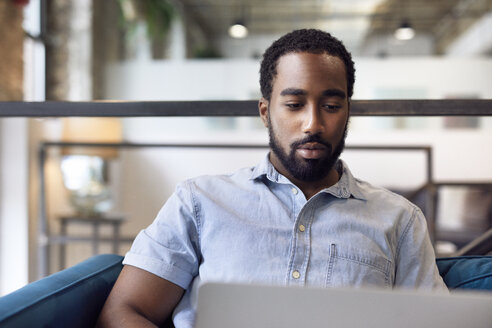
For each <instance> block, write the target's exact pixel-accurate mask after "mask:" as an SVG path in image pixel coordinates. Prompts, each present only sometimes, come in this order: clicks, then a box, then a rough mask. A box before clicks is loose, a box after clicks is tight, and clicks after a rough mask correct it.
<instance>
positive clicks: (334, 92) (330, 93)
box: [323, 89, 347, 99]
mask: <svg viewBox="0 0 492 328" xmlns="http://www.w3.org/2000/svg"><path fill="white" fill-rule="evenodd" d="M323 96H325V97H339V98H342V99H345V98H347V95H346V94H345V92H343V91H342V90H339V89H328V90H325V91H323Z"/></svg>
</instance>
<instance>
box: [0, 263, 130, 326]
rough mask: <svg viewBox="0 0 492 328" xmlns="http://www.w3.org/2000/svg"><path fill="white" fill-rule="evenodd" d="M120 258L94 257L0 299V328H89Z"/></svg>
mask: <svg viewBox="0 0 492 328" xmlns="http://www.w3.org/2000/svg"><path fill="white" fill-rule="evenodd" d="M122 260H123V257H122V256H119V255H112V254H103V255H97V256H94V257H92V258H90V259H88V260H86V261H84V262H82V263H79V264H77V265H75V266H73V267H71V268H68V269H66V270H63V271H60V272H58V273H55V274H53V275H51V276H49V277H46V278H43V279H41V280H38V281H36V282H33V283H31V284H29V285H27V286H25V287H23V288H21V289H19V290H17V291H15V292H13V293H11V294H8V295H6V296H4V297H2V298H0V327H2V328H7V327H51V326H53V323H56V326H57V327H93V326H94V325H95V323H96V320H97V317H98V315H99V312H100V311H101V308H102V306H103V305H104V302H105V300H106V298H107V297H108V295H109V292H110V291H111V288H112V287H113V285H114V282H115V281H116V278H117V277H118V275H119V273H120V271H121V269H122V264H121V261H122Z"/></svg>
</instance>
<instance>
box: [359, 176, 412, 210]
mask: <svg viewBox="0 0 492 328" xmlns="http://www.w3.org/2000/svg"><path fill="white" fill-rule="evenodd" d="M354 182H355V184H356V186H357V188H358V190H359V191H360V193H361V194H362V195H363V196H364V197H365V198H366V199H367V201H369V202H372V203H375V204H379V206H383V207H384V206H390V207H398V208H402V209H405V210H407V211H409V212H412V213H413V212H415V211H420V208H419V207H418V206H416V205H415V204H413V203H412V202H411V201H409V200H408V199H407V198H405V197H403V196H402V195H400V194H397V193H396V192H394V191H391V190H389V189H387V188H384V187H381V186H376V185H373V184H371V183H369V182H367V181H363V180H360V179H354Z"/></svg>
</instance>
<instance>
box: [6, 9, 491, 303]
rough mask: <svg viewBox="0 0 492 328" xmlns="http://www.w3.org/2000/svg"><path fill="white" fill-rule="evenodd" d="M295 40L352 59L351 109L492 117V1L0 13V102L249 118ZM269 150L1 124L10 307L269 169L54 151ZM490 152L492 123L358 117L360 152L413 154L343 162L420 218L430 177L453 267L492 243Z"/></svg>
mask: <svg viewBox="0 0 492 328" xmlns="http://www.w3.org/2000/svg"><path fill="white" fill-rule="evenodd" d="M297 28H318V29H322V30H325V31H328V32H330V33H331V34H333V35H334V36H336V37H338V38H339V39H341V40H342V41H343V42H344V44H345V45H346V47H347V48H348V50H349V51H351V52H352V55H353V57H354V61H355V65H356V83H355V90H354V97H353V99H355V100H371V99H380V100H382V99H492V1H491V0H426V1H424V0H414V1H403V0H347V1H334V0H306V1H290V0H284V1H280V0H262V1H259V0H258V1H255V0H251V1H246V0H104V1H95V0H92V1H91V0H46V1H43V0H0V101H27V102H31V101H93V100H94V101H168V100H255V99H258V98H259V97H260V92H259V83H258V79H259V74H258V70H259V62H260V60H261V55H262V53H263V51H264V50H265V48H266V47H267V46H268V45H270V44H271V42H273V41H274V40H275V39H277V38H278V37H280V36H281V35H283V34H285V33H287V32H289V31H291V30H293V29H297ZM71 114H72V115H73V113H70V112H69V110H67V116H70V115H71ZM267 140H268V137H267V133H266V131H265V129H264V127H263V126H262V124H261V122H260V120H259V119H258V118H247V117H241V118H231V117H216V118H207V117H201V118H189V117H188V118H176V117H174V118H172V117H167V118H163V117H146V118H142V117H140V118H136V117H134V118H75V117H67V118H43V119H35V118H21V117H18V118H0V178H1V179H0V237H1V238H0V295H1V294H5V293H7V292H9V291H12V290H14V289H16V288H19V287H20V286H22V285H24V284H25V283H27V282H29V281H33V280H36V279H38V278H39V277H40V276H42V275H44V274H47V273H52V272H56V271H58V270H60V269H63V268H65V267H68V266H71V265H73V264H75V263H78V262H80V261H81V260H83V259H85V258H87V257H89V256H91V255H92V254H95V253H108V252H110V253H119V254H122V255H123V254H125V252H126V251H127V250H128V249H129V247H130V245H131V241H132V240H133V238H134V237H135V236H136V234H137V233H138V232H139V230H140V229H143V228H144V227H146V226H147V225H148V224H150V223H151V222H152V221H153V219H154V217H155V215H156V214H157V212H158V211H159V209H160V207H161V206H162V204H163V203H164V202H165V201H166V199H167V198H168V197H169V195H170V194H171V193H172V191H173V190H174V188H175V186H176V183H178V182H179V181H181V180H183V179H186V178H189V177H193V176H196V175H200V174H216V173H228V172H232V171H234V170H235V169H237V168H239V167H244V166H248V165H254V164H256V163H257V162H258V161H260V160H261V159H262V158H263V156H265V154H266V148H265V149H255V150H238V149H234V150H230V149H202V148H186V149H182V148H167V147H143V146H141V147H132V148H114V147H113V148H112V147H89V148H87V147H73V146H62V145H61V144H60V142H88V143H108V142H110V143H122V142H125V143H133V144H140V145H142V144H162V143H185V144H196V143H201V144H203V143H211V144H214V143H216V144H217V143H221V144H223V143H234V144H257V145H267ZM46 142H51V143H52V144H51V145H47V144H46ZM490 144H492V118H491V117H468V116H466V115H465V116H460V117H352V119H351V123H350V132H349V136H348V138H347V145H348V146H349V147H350V146H354V147H355V146H366V147H371V146H392V147H395V148H398V147H402V148H404V147H415V148H416V149H415V150H413V151H408V150H402V149H399V150H398V149H393V150H392V151H389V152H388V151H377V150H371V151H367V150H361V149H360V148H358V149H347V151H346V152H345V153H344V154H343V155H342V158H343V159H344V160H345V161H347V163H348V164H349V166H350V167H351V169H352V171H353V173H354V174H355V175H356V176H357V177H359V178H361V179H364V180H368V181H370V182H372V183H374V184H379V185H383V186H385V187H387V188H389V189H392V190H395V191H397V192H400V193H402V194H404V195H405V196H407V197H409V198H411V199H412V201H414V202H416V203H417V204H418V205H419V206H421V207H423V208H425V207H426V206H428V204H426V203H425V199H426V196H425V190H423V188H422V187H423V186H428V183H429V181H428V176H429V170H431V171H432V178H433V181H432V182H433V183H435V184H433V187H434V188H437V200H436V201H435V202H434V203H433V204H434V205H435V207H436V224H437V227H436V231H435V236H434V238H435V239H434V242H435V245H436V250H437V251H438V254H439V255H442V256H445V255H448V254H451V253H452V252H454V251H456V250H457V249H459V248H460V247H462V246H463V245H465V244H466V243H468V242H469V241H471V240H473V239H474V238H476V237H477V236H479V235H480V234H481V233H483V232H484V231H487V229H489V228H490V227H491V225H492V192H491V187H490V186H491V183H492V168H491V165H490V163H491V162H492V151H491V150H490ZM427 149H431V152H432V158H431V161H430V163H431V165H430V167H429V166H428V163H429V158H428V154H429V152H428V151H427ZM41 182H44V184H45V188H44V189H40V183H41ZM421 191H424V194H421V193H420V192H421ZM41 215H45V216H46V221H47V223H48V227H47V230H48V235H45V234H40V233H39V224H40V216H41ZM40 245H43V246H44V247H47V249H48V257H47V258H46V259H44V258H43V259H40V253H39V248H40ZM45 261H46V263H47V267H46V268H45V269H46V270H44V272H40V267H42V263H40V262H45ZM41 271H43V270H41Z"/></svg>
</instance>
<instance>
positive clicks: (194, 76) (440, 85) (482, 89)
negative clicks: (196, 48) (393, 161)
mask: <svg viewBox="0 0 492 328" xmlns="http://www.w3.org/2000/svg"><path fill="white" fill-rule="evenodd" d="M354 61H355V67H356V70H357V72H356V83H355V92H354V99H375V98H376V99H384V98H399V97H400V98H401V97H402V96H405V95H406V94H408V93H409V92H410V93H411V95H414V96H413V97H412V98H427V99H443V98H449V97H455V98H460V97H465V96H466V97H470V96H474V97H477V98H492V59H490V58H473V59H471V58H466V57H462V58H439V57H398V58H387V59H371V58H355V59H354ZM258 71H259V61H258V60H253V59H244V60H240V59H238V60H233V59H229V60H218V59H217V60H189V61H164V60H163V61H150V62H146V61H134V62H123V63H118V64H113V65H112V66H110V67H109V68H108V75H107V76H108V78H107V80H106V85H107V86H106V87H107V90H108V93H107V95H106V98H108V99H121V100H207V99H209V100H210V99H229V100H230V99H255V98H256V97H257V96H258V95H259V91H258V90H259V83H258V79H259V73H258ZM415 91H417V92H418V93H416V92H415Z"/></svg>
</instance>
